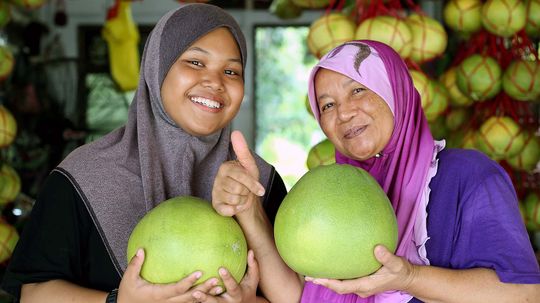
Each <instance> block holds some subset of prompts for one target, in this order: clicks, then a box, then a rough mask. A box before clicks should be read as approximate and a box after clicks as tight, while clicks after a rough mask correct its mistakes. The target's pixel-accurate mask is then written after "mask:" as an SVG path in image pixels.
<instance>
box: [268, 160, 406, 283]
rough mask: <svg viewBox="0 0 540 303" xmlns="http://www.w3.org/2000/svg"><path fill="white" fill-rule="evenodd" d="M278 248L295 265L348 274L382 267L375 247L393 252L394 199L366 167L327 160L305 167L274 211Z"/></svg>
mask: <svg viewBox="0 0 540 303" xmlns="http://www.w3.org/2000/svg"><path fill="white" fill-rule="evenodd" d="M274 236H275V242H276V246H277V249H278V251H279V254H280V255H281V257H282V258H283V260H284V261H285V263H287V265H288V266H289V267H291V268H292V269H293V270H294V271H296V272H298V273H300V274H301V275H305V276H310V277H319V278H332V279H351V278H357V277H362V276H365V275H369V274H371V273H373V272H375V271H376V270H377V269H379V268H380V267H381V264H380V263H379V262H378V261H377V260H376V259H375V256H374V255H373V250H374V248H375V246H376V245H377V244H383V245H384V246H386V247H387V248H388V249H389V250H390V251H392V252H394V251H395V249H396V246H397V222H396V217H395V215H394V210H393V208H392V205H391V203H390V201H389V199H388V197H387V196H386V194H385V192H384V191H383V190H382V189H381V187H380V186H379V184H378V183H377V181H375V179H374V178H373V177H372V176H371V175H370V174H369V173H367V172H366V171H365V170H363V169H360V168H357V167H354V166H350V165H347V164H330V165H323V166H319V167H316V168H315V169H313V170H310V171H308V172H307V173H306V174H305V175H304V176H302V178H300V180H298V182H297V183H296V184H295V185H294V186H293V187H292V188H291V190H290V191H289V193H288V194H287V196H285V199H284V200H283V202H282V203H281V206H280V207H279V210H278V212H277V215H276V220H275V225H274Z"/></svg>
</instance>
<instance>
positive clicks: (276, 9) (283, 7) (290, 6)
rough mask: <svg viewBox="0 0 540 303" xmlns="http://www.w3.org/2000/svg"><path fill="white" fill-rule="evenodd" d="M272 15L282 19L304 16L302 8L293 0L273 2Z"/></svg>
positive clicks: (275, 0)
mask: <svg viewBox="0 0 540 303" xmlns="http://www.w3.org/2000/svg"><path fill="white" fill-rule="evenodd" d="M269 10H270V13H272V14H274V15H276V16H277V17H278V18H280V19H284V20H287V19H294V18H298V17H300V15H302V8H301V7H299V6H297V5H296V4H294V2H292V0H273V1H272V4H271V5H270V8H269Z"/></svg>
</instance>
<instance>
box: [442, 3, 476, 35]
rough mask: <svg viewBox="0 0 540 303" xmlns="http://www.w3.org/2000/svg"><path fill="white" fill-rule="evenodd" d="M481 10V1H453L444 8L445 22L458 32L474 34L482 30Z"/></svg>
mask: <svg viewBox="0 0 540 303" xmlns="http://www.w3.org/2000/svg"><path fill="white" fill-rule="evenodd" d="M481 10H482V1H480V0H451V1H448V2H447V3H446V5H445V6H444V10H443V18H444V22H445V23H446V25H448V27H450V28H451V29H453V30H455V31H457V32H463V33H473V32H476V31H478V30H480V29H481V28H482V14H481Z"/></svg>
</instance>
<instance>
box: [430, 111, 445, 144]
mask: <svg viewBox="0 0 540 303" xmlns="http://www.w3.org/2000/svg"><path fill="white" fill-rule="evenodd" d="M428 126H429V130H430V131H431V135H433V138H434V139H435V140H442V139H445V138H446V137H447V136H448V127H446V124H445V123H444V117H443V116H438V117H437V118H436V119H435V120H433V121H428Z"/></svg>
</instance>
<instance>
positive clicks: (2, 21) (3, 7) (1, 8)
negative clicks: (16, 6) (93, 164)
mask: <svg viewBox="0 0 540 303" xmlns="http://www.w3.org/2000/svg"><path fill="white" fill-rule="evenodd" d="M10 20H11V10H10V8H9V4H7V3H6V2H1V1H0V28H2V27H4V26H6V24H8V23H9V21H10Z"/></svg>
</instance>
